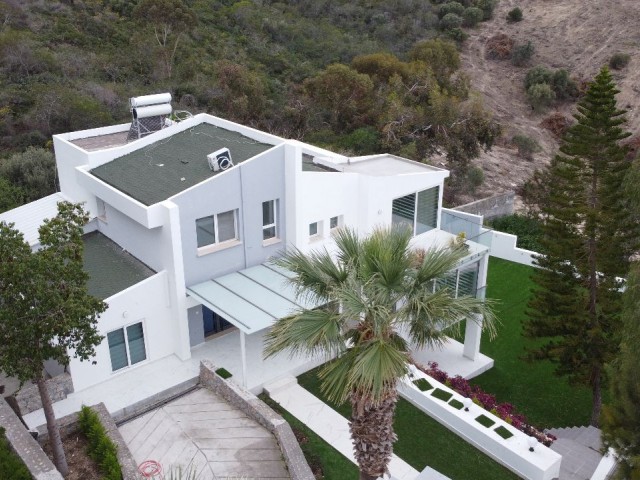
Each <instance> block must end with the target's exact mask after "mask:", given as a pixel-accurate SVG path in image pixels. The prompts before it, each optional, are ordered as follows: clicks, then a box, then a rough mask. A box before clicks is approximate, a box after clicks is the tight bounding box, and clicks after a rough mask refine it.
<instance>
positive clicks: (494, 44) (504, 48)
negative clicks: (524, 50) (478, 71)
mask: <svg viewBox="0 0 640 480" xmlns="http://www.w3.org/2000/svg"><path fill="white" fill-rule="evenodd" d="M514 44H515V42H514V41H513V39H512V38H511V37H510V36H508V35H506V34H504V33H499V34H497V35H494V36H493V37H491V38H490V39H489V40H487V44H486V45H485V52H486V53H485V55H486V57H487V58H491V59H493V60H506V59H507V58H510V57H511V55H512V52H513V46H514Z"/></svg>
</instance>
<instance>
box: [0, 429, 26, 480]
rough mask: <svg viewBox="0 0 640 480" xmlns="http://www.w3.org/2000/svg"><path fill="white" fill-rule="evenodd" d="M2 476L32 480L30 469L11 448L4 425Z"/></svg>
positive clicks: (0, 452) (0, 457)
mask: <svg viewBox="0 0 640 480" xmlns="http://www.w3.org/2000/svg"><path fill="white" fill-rule="evenodd" d="M0 478H2V479H3V480H31V474H30V473H29V470H27V467H25V466H24V463H22V460H20V458H19V457H18V456H17V455H16V454H15V453H14V452H13V450H11V447H10V446H9V442H8V440H7V439H6V438H5V436H4V428H2V427H0Z"/></svg>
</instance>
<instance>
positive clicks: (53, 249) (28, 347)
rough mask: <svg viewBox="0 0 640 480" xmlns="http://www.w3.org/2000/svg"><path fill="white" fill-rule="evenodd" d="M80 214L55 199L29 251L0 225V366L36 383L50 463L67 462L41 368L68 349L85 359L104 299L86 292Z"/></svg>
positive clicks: (64, 359) (65, 359) (61, 465)
mask: <svg viewBox="0 0 640 480" xmlns="http://www.w3.org/2000/svg"><path fill="white" fill-rule="evenodd" d="M87 220H88V217H87V214H86V213H85V212H84V211H83V210H82V207H81V206H80V205H74V204H71V203H68V202H61V203H59V204H58V215H57V216H56V217H55V218H52V219H50V220H46V221H45V222H44V224H43V225H42V226H41V227H40V230H39V233H40V245H41V248H40V249H39V250H37V251H32V250H31V247H30V246H29V244H28V243H26V242H25V241H24V238H23V236H22V234H21V233H20V232H18V231H17V230H15V229H14V228H13V225H11V224H6V223H5V222H0V339H2V342H1V344H0V370H2V371H3V372H5V373H6V374H7V375H9V376H12V377H16V378H18V379H19V380H20V381H21V382H26V381H29V380H33V381H34V382H36V383H37V385H38V389H39V391H40V396H41V398H42V405H43V408H44V412H45V416H46V419H47V428H48V430H49V435H50V438H51V441H52V445H53V450H54V458H55V463H56V467H58V470H60V472H61V473H62V474H63V475H66V470H67V466H66V460H65V457H64V452H63V450H62V443H61V441H60V433H59V431H58V427H57V425H56V422H55V417H54V414H53V408H52V406H51V399H50V398H49V393H48V391H47V388H46V386H45V383H44V380H45V379H44V374H43V368H44V367H43V365H44V362H45V361H47V360H55V361H57V362H59V363H61V364H63V365H67V364H68V363H69V354H70V353H71V354H73V355H74V357H77V358H80V359H81V360H89V359H90V358H91V357H92V356H93V355H94V348H95V346H97V345H98V344H99V343H100V342H101V341H102V337H101V336H100V335H99V334H98V330H97V321H98V315H99V314H100V313H102V312H104V310H105V309H106V304H105V303H104V302H102V301H101V300H99V299H97V298H94V297H92V296H91V295H89V294H88V293H87V278H88V275H87V273H86V272H85V271H84V270H83V260H82V251H83V243H82V234H83V226H84V224H85V223H86V222H87Z"/></svg>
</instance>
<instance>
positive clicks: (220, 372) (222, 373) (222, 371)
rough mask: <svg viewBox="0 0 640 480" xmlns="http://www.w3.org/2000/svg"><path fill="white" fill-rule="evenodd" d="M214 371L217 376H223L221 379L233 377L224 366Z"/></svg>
mask: <svg viewBox="0 0 640 480" xmlns="http://www.w3.org/2000/svg"><path fill="white" fill-rule="evenodd" d="M216 373H217V374H218V376H219V377H221V378H223V379H225V380H226V379H227V378H231V377H233V375H232V374H231V372H230V371H229V370H227V369H226V368H218V369H217V370H216Z"/></svg>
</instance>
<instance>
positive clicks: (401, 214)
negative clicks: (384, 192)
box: [391, 187, 440, 235]
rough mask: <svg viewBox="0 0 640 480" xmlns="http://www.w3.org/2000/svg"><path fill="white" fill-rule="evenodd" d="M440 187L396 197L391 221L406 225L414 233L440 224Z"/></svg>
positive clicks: (417, 233)
mask: <svg viewBox="0 0 640 480" xmlns="http://www.w3.org/2000/svg"><path fill="white" fill-rule="evenodd" d="M439 188H440V187H433V188H429V189H428V190H423V191H421V192H418V193H412V194H410V195H406V196H404V197H400V198H396V199H395V200H394V201H393V204H392V206H391V223H392V224H393V225H394V226H395V225H406V226H408V227H409V228H411V230H412V231H413V234H414V235H420V234H421V233H425V232H428V231H429V230H432V229H434V228H436V226H437V225H438V197H439Z"/></svg>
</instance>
